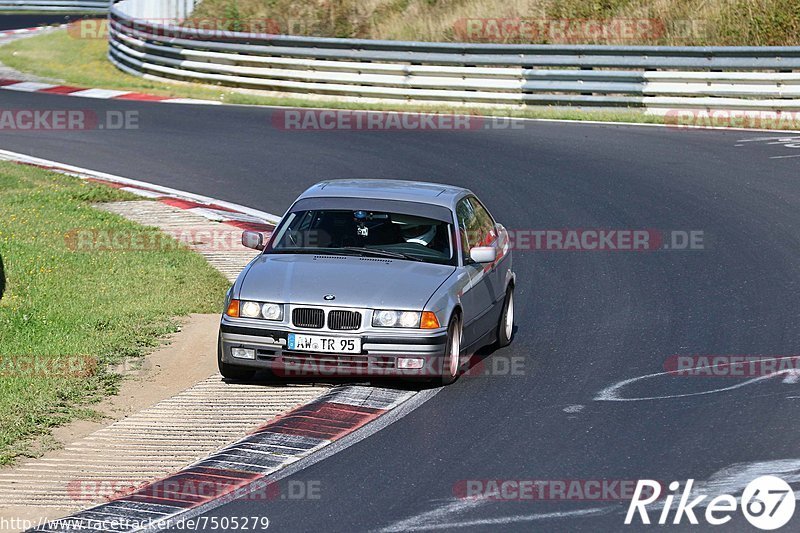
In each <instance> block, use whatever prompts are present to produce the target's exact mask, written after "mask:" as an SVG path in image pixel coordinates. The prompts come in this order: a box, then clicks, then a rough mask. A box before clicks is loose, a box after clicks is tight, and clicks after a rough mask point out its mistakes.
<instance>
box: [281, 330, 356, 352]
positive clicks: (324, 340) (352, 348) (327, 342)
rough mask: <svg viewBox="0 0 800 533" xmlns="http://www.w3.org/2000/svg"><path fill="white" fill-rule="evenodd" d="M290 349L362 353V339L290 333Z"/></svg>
mask: <svg viewBox="0 0 800 533" xmlns="http://www.w3.org/2000/svg"><path fill="white" fill-rule="evenodd" d="M288 349H289V350H300V351H303V352H325V353H361V339H360V338H359V337H321V336H319V335H298V334H296V333H289V339H288Z"/></svg>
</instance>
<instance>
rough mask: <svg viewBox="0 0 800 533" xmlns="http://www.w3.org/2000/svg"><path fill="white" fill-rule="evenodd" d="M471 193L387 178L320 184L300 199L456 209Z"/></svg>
mask: <svg viewBox="0 0 800 533" xmlns="http://www.w3.org/2000/svg"><path fill="white" fill-rule="evenodd" d="M470 194H472V192H471V191H470V190H469V189H465V188H463V187H456V186H453V185H443V184H441V183H429V182H425V181H406V180H384V179H369V178H358V179H338V180H327V181H321V182H319V183H317V184H316V185H312V186H311V187H309V188H308V189H307V190H306V191H305V192H304V193H303V194H301V195H300V198H298V199H301V198H370V199H381V200H400V201H406V202H419V203H424V204H432V205H439V206H443V207H448V208H450V207H453V206H454V205H455V203H456V201H458V199H459V198H461V197H463V196H466V195H470Z"/></svg>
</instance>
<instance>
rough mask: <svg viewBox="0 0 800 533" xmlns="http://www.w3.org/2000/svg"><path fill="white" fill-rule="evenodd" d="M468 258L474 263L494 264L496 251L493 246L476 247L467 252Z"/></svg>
mask: <svg viewBox="0 0 800 533" xmlns="http://www.w3.org/2000/svg"><path fill="white" fill-rule="evenodd" d="M469 258H470V259H472V260H473V261H475V262H476V263H494V261H495V259H497V249H496V248H495V247H494V246H476V247H475V248H473V249H472V250H470V251H469Z"/></svg>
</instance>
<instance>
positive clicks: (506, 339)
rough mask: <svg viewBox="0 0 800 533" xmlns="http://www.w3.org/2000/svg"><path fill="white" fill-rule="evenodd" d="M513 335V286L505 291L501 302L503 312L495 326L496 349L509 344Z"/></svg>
mask: <svg viewBox="0 0 800 533" xmlns="http://www.w3.org/2000/svg"><path fill="white" fill-rule="evenodd" d="M513 335H514V286H513V285H509V286H508V289H506V298H505V300H504V301H503V312H502V313H500V323H499V324H498V325H497V347H498V348H502V347H504V346H508V345H509V344H511V337H512V336H513Z"/></svg>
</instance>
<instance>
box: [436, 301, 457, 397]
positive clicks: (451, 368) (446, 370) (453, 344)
mask: <svg viewBox="0 0 800 533" xmlns="http://www.w3.org/2000/svg"><path fill="white" fill-rule="evenodd" d="M461 328H462V325H461V316H460V315H459V314H457V313H453V316H452V317H451V318H450V323H449V324H448V325H447V345H446V348H445V353H444V357H443V358H442V370H441V372H442V375H441V377H440V379H439V381H440V383H441V384H442V385H449V384H451V383H453V382H454V381H455V380H457V379H458V375H459V372H460V370H461V336H462V329H461Z"/></svg>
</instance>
